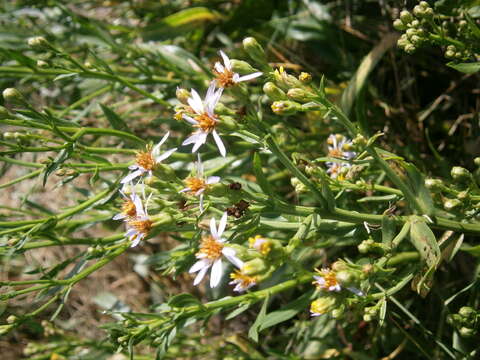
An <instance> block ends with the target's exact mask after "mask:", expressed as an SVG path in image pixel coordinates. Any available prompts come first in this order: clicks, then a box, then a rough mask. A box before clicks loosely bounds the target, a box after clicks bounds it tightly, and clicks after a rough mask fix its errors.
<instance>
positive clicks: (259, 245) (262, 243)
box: [248, 235, 272, 256]
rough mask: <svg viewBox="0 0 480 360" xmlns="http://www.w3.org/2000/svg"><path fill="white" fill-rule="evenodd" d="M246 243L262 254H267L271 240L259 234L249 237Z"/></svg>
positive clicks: (270, 246) (270, 247) (270, 248)
mask: <svg viewBox="0 0 480 360" xmlns="http://www.w3.org/2000/svg"><path fill="white" fill-rule="evenodd" d="M248 245H249V246H250V247H251V248H253V249H255V250H257V251H258V252H259V253H260V254H262V255H264V256H265V255H267V254H268V253H269V252H270V250H272V243H271V241H269V240H268V239H265V238H263V237H261V236H260V235H255V237H251V238H249V239H248Z"/></svg>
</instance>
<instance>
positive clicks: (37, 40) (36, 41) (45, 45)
mask: <svg viewBox="0 0 480 360" xmlns="http://www.w3.org/2000/svg"><path fill="white" fill-rule="evenodd" d="M28 46H31V47H33V48H36V49H39V50H47V49H50V48H51V47H52V45H50V43H49V42H48V41H47V40H46V39H45V38H44V37H43V36H35V37H31V38H29V39H28Z"/></svg>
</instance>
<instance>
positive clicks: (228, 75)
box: [213, 68, 235, 88]
mask: <svg viewBox="0 0 480 360" xmlns="http://www.w3.org/2000/svg"><path fill="white" fill-rule="evenodd" d="M213 72H214V73H215V75H216V76H217V78H216V80H217V84H218V85H219V87H223V88H227V87H230V86H233V85H235V81H233V71H230V70H228V69H227V68H225V70H223V72H218V71H217V70H213Z"/></svg>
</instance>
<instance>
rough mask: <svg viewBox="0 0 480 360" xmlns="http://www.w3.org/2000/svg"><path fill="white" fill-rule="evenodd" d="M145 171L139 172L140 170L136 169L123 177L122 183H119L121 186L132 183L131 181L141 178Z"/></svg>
mask: <svg viewBox="0 0 480 360" xmlns="http://www.w3.org/2000/svg"><path fill="white" fill-rule="evenodd" d="M144 172H145V171H144V170H141V169H138V170H136V171H134V172H132V173H130V174H128V175H127V176H125V177H124V178H123V179H122V181H120V183H121V184H125V183H128V182H130V181H132V180H133V179H135V178H137V177H139V176H141V175H142V174H143V173H144Z"/></svg>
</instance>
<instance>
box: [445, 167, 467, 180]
mask: <svg viewBox="0 0 480 360" xmlns="http://www.w3.org/2000/svg"><path fill="white" fill-rule="evenodd" d="M450 175H451V176H452V178H453V179H454V180H456V181H468V180H470V179H471V178H472V174H471V173H470V171H468V170H467V169H465V168H463V167H461V166H454V167H453V168H452V170H451V171H450Z"/></svg>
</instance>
